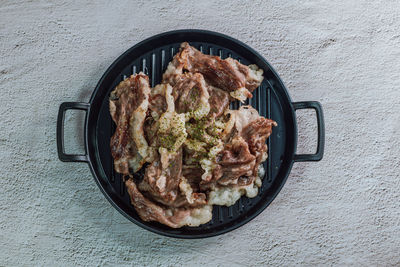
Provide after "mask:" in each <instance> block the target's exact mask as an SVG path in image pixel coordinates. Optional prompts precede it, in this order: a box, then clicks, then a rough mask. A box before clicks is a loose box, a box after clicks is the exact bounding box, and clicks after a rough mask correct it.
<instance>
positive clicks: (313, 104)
mask: <svg viewBox="0 0 400 267" xmlns="http://www.w3.org/2000/svg"><path fill="white" fill-rule="evenodd" d="M293 107H294V110H298V109H314V110H315V112H316V114H317V125H318V145H317V152H316V153H315V154H295V155H294V161H295V162H301V161H319V160H321V159H322V157H323V155H324V147H325V123H324V114H323V112H322V106H321V104H320V103H319V102H317V101H305V102H294V103H293Z"/></svg>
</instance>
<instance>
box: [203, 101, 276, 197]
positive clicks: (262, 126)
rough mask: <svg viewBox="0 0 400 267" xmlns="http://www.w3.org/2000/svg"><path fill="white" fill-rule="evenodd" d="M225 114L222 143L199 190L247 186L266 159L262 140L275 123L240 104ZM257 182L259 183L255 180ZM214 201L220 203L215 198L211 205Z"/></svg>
mask: <svg viewBox="0 0 400 267" xmlns="http://www.w3.org/2000/svg"><path fill="white" fill-rule="evenodd" d="M228 113H229V115H230V121H229V122H228V123H227V125H228V126H227V127H228V128H227V131H228V132H227V133H226V135H227V138H226V143H225V146H224V148H223V150H222V151H221V152H220V153H219V155H218V156H217V158H216V164H217V165H216V167H215V168H214V170H213V177H212V180H211V181H210V182H205V181H203V182H202V183H201V188H202V190H207V189H211V190H215V188H217V189H218V188H222V187H226V186H228V187H232V188H233V187H237V188H238V190H239V191H240V188H244V187H248V186H251V185H253V184H254V182H256V180H257V179H259V175H258V172H259V167H260V164H261V163H262V162H263V161H265V160H266V159H267V149H268V147H267V144H266V143H265V142H266V139H267V138H268V137H269V136H270V135H271V133H272V127H273V126H276V125H277V124H276V122H275V121H273V120H270V119H267V118H264V117H261V116H260V115H259V114H258V112H257V110H255V109H254V108H252V107H251V106H242V107H240V109H239V110H230V111H229V112H228ZM257 183H258V184H260V182H259V181H258V182H257ZM217 191H218V190H217ZM226 192H227V191H226ZM232 192H233V191H232ZM232 192H231V193H232ZM241 192H242V194H244V193H246V192H245V191H243V190H242V191H241ZM217 203H218V204H220V205H222V204H221V202H218V201H217V202H215V203H214V204H217ZM229 203H231V202H229Z"/></svg>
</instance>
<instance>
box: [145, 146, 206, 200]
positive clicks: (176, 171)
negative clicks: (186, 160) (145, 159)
mask: <svg viewBox="0 0 400 267" xmlns="http://www.w3.org/2000/svg"><path fill="white" fill-rule="evenodd" d="M139 189H140V190H141V191H142V192H146V193H147V196H148V197H149V198H151V199H153V200H155V201H157V202H158V203H161V204H163V205H166V206H170V207H182V206H191V207H194V206H197V207H198V206H201V205H205V204H206V195H205V194H204V193H196V192H193V189H192V188H191V186H190V184H189V183H188V181H187V180H186V178H185V177H184V176H183V175H182V149H180V150H179V151H178V152H176V153H171V152H168V151H167V150H166V149H160V158H159V159H157V160H155V161H154V162H153V163H151V164H150V165H149V166H148V167H147V168H146V172H145V175H144V178H143V181H142V182H140V183H139Z"/></svg>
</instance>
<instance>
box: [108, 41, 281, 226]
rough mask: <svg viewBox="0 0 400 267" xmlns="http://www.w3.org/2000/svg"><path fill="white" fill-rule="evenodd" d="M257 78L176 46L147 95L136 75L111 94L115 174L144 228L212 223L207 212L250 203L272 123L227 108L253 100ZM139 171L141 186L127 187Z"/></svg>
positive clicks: (251, 70)
mask: <svg viewBox="0 0 400 267" xmlns="http://www.w3.org/2000/svg"><path fill="white" fill-rule="evenodd" d="M262 74H263V71H262V70H261V69H259V68H258V67H257V66H255V65H250V66H245V65H242V64H240V63H239V62H238V61H236V60H234V59H232V58H227V59H225V60H222V59H221V58H219V57H217V56H209V55H204V54H202V53H201V52H200V51H198V50H196V49H195V48H194V47H192V46H190V45H189V44H188V43H182V44H181V48H180V51H179V52H178V54H177V55H175V57H174V58H173V60H172V61H171V62H170V63H169V65H168V68H167V70H166V71H165V73H164V75H163V80H162V82H161V84H159V85H157V86H155V87H154V88H150V85H149V79H148V77H147V76H146V75H145V74H143V73H139V74H135V75H132V76H131V77H129V78H127V79H125V80H124V81H122V82H121V83H120V84H119V85H118V86H117V87H116V88H115V90H114V91H112V92H111V95H110V113H111V116H112V119H113V120H114V122H115V124H116V130H115V133H114V135H113V136H112V138H111V154H112V156H113V158H114V164H115V170H116V171H117V172H119V173H121V174H122V175H123V176H124V179H125V185H126V187H127V189H128V192H129V195H130V198H131V203H132V205H133V206H134V207H135V209H136V211H137V212H138V214H139V216H140V217H141V218H142V219H143V220H144V221H157V222H160V223H163V224H165V225H168V226H170V227H173V228H178V227H182V226H184V225H188V226H198V225H200V224H204V223H207V222H208V221H210V220H211V217H212V205H213V204H216V205H226V206H230V205H233V204H234V203H235V202H236V201H237V200H238V199H239V198H240V197H241V196H242V195H246V196H248V197H255V196H256V195H257V193H258V187H260V186H261V179H260V177H262V173H263V169H262V165H261V163H262V162H263V161H265V160H266V158H267V145H266V144H265V141H266V139H267V138H268V137H269V136H270V134H271V131H272V126H276V122H274V121H272V120H270V119H267V118H263V117H261V116H260V115H259V114H258V112H257V111H256V110H255V109H253V108H252V107H251V106H242V107H240V109H239V110H230V109H229V103H230V102H232V101H234V100H236V99H238V100H240V101H244V100H245V99H247V98H250V97H252V94H251V92H252V91H254V89H256V88H257V87H258V86H259V85H260V84H261V82H262V79H263V76H262ZM145 163H147V164H145ZM141 168H145V170H144V176H143V179H141V180H138V179H134V174H135V173H136V172H138V171H139V170H140V169H141ZM260 174H261V175H260Z"/></svg>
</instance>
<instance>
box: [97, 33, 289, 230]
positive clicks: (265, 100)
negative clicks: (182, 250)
mask: <svg viewBox="0 0 400 267" xmlns="http://www.w3.org/2000/svg"><path fill="white" fill-rule="evenodd" d="M188 41H189V43H190V44H191V45H193V46H194V47H196V48H197V49H199V50H200V51H202V52H203V53H205V54H210V55H218V56H220V57H221V58H227V57H232V58H234V59H237V60H239V61H240V62H241V63H243V64H246V65H248V64H254V63H256V62H249V61H248V60H247V59H246V58H243V57H241V56H240V55H239V54H238V53H236V52H235V51H232V50H230V49H226V48H224V47H221V46H219V45H215V44H212V43H206V42H190V40H188ZM179 45H180V42H176V43H173V44H171V45H168V46H161V47H159V48H157V49H153V50H152V51H150V52H147V53H144V54H142V55H141V56H140V57H137V58H132V59H131V60H130V63H129V64H127V65H126V67H125V68H124V69H123V71H122V72H121V73H120V75H119V76H118V77H116V78H115V80H114V82H113V83H112V84H111V86H109V88H108V92H107V97H105V98H104V100H103V102H102V103H101V106H100V108H99V114H98V119H97V120H98V121H97V125H96V127H97V128H96V137H97V143H96V145H97V149H98V156H99V158H100V159H99V161H100V163H99V165H100V166H99V167H100V168H102V171H103V172H104V175H105V177H107V178H106V181H105V182H106V183H107V184H105V185H104V187H107V188H106V189H105V191H107V194H112V195H113V197H116V198H118V199H119V201H120V203H119V204H118V206H119V207H120V208H121V209H123V210H124V212H126V213H127V214H128V216H131V217H133V218H135V219H138V220H140V219H139V218H138V216H137V214H136V212H135V210H134V208H133V206H131V204H130V199H129V194H128V193H127V192H126V188H125V185H124V182H123V180H122V177H121V175H120V174H118V173H116V172H115V171H114V167H113V161H112V157H111V154H110V146H109V144H110V138H111V136H112V135H113V133H114V131H115V124H114V123H113V122H112V119H111V116H110V113H109V108H108V96H109V94H110V92H111V91H112V90H113V89H114V88H115V86H116V85H117V84H118V83H119V82H121V81H122V80H123V79H125V78H126V77H128V76H130V75H132V74H134V73H138V72H140V71H143V72H144V73H145V74H147V75H148V76H149V80H150V83H151V86H152V87H154V86H155V85H156V84H158V83H160V81H161V79H162V74H163V73H164V71H165V69H166V68H167V65H168V63H169V62H170V61H171V59H172V57H173V56H174V55H175V53H176V52H177V51H179ZM264 71H268V69H267V70H264ZM279 98H280V96H279V94H277V93H276V91H275V90H274V81H273V80H271V79H268V78H265V79H264V81H263V82H262V84H261V85H260V87H258V88H257V89H256V90H255V91H254V92H253V98H252V99H248V100H246V102H245V103H244V104H249V105H252V106H253V107H254V108H255V109H257V110H258V111H259V113H260V115H261V116H264V117H267V118H271V119H273V120H275V121H277V123H278V125H279V126H278V127H275V128H274V129H273V133H272V135H271V137H270V138H268V140H267V144H268V155H269V156H268V159H267V161H266V162H264V164H263V165H264V169H265V176H264V178H263V183H262V187H261V188H260V189H259V193H258V195H257V196H256V197H254V198H251V199H249V198H247V197H245V196H243V197H242V198H240V200H238V201H237V202H236V203H235V204H234V205H233V206H231V207H221V206H214V209H213V219H212V220H211V221H210V222H209V223H207V224H204V225H201V226H199V227H183V228H181V229H171V228H169V227H167V226H164V225H161V224H159V223H156V222H149V223H147V222H146V223H145V224H146V225H147V226H149V227H151V228H155V229H158V230H159V231H163V232H166V233H168V234H170V235H175V236H176V235H182V237H184V236H185V235H186V236H190V235H198V234H199V233H202V232H204V231H208V232H212V231H214V230H213V229H218V231H223V230H224V229H227V228H230V227H232V225H234V224H235V222H236V221H238V220H244V219H246V218H247V216H248V212H249V211H250V210H251V209H258V207H259V205H261V204H262V203H261V202H266V201H269V200H268V194H273V193H274V192H272V191H273V190H272V191H271V190H270V187H271V185H272V184H273V182H274V179H275V177H276V176H277V174H278V173H279V171H280V168H281V164H282V161H283V158H284V151H285V141H284V140H285V139H286V137H285V132H286V129H285V127H286V126H285V119H284V114H283V113H284V112H283V111H282V107H281V103H280V100H279ZM241 105H242V104H241V103H239V102H238V101H237V102H233V103H231V108H232V109H237V108H239V107H240V106H241ZM274 190H275V189H274ZM269 191H271V192H269ZM272 199H273V198H272ZM272 199H271V200H272ZM114 202H115V200H114ZM252 212H256V211H255V210H253V211H252ZM215 231H217V230H215Z"/></svg>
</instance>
